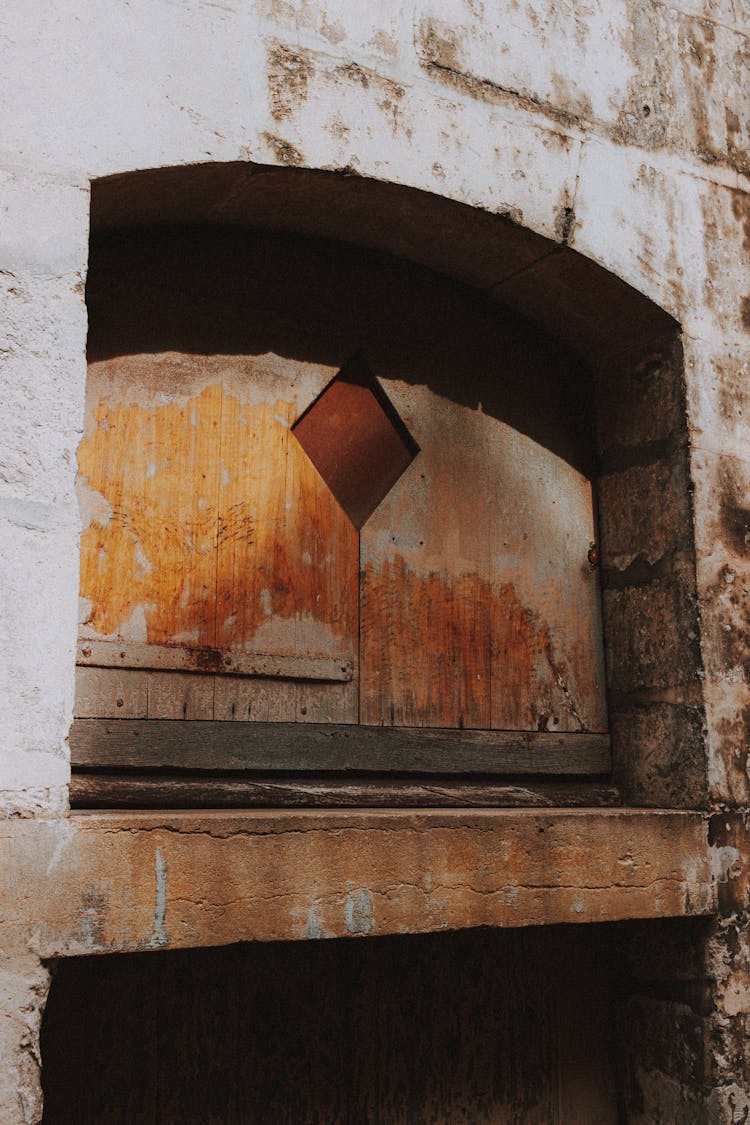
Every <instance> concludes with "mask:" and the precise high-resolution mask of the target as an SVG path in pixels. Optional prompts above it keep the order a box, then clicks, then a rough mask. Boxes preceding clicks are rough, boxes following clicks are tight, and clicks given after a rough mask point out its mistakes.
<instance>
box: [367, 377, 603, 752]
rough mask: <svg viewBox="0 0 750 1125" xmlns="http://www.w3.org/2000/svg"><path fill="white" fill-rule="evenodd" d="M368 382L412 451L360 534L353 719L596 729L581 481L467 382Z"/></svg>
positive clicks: (589, 518) (598, 705)
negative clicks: (448, 390) (387, 402)
mask: <svg viewBox="0 0 750 1125" xmlns="http://www.w3.org/2000/svg"><path fill="white" fill-rule="evenodd" d="M384 387H385V389H386V391H387V393H388V396H389V398H390V399H391V401H392V402H393V404H394V406H395V407H396V409H397V410H398V412H399V415H400V416H401V418H402V419H403V420H404V422H405V424H406V425H407V427H408V428H409V431H410V432H411V433H412V434H413V435H414V438H415V439H416V441H417V442H418V444H419V447H420V453H419V455H418V456H417V457H416V459H415V460H414V461H413V463H412V464H411V465H410V466H409V468H408V469H407V470H406V472H405V473H404V475H403V476H402V477H401V478H400V480H399V481H397V483H396V484H395V485H394V487H393V489H392V491H391V492H390V493H389V495H388V496H386V498H385V499H384V500H383V502H382V504H381V505H380V507H379V508H378V509H377V511H376V512H375V513H374V515H373V516H372V517H371V519H370V520H369V521H368V522H367V523H366V524H365V525H364V527H363V529H362V532H361V565H362V571H361V583H362V602H361V633H360V643H361V717H362V721H363V722H365V723H374V724H380V723H386V724H394V725H396V726H431V727H480V728H495V729H516V730H524V729H527V730H528V729H531V730H545V729H548V730H560V731H575V730H591V731H603V730H605V729H606V713H605V704H604V676H603V656H602V630H601V614H600V606H599V590H598V581H597V576H596V574H595V572H594V571H593V570H592V569H591V567H590V565H589V563H588V558H587V556H588V551H589V547H590V544H591V541H592V540H593V539H594V538H595V534H594V519H593V509H592V495H591V486H590V483H589V481H587V479H586V478H585V477H584V476H582V474H581V473H579V472H578V471H577V470H576V469H574V468H573V467H572V466H571V465H569V464H568V463H567V462H565V461H563V460H562V459H561V458H560V457H558V456H557V455H555V454H554V453H552V452H551V451H550V450H548V449H547V448H546V447H545V446H543V445H541V444H540V443H538V442H535V441H533V440H532V439H531V438H530V437H527V436H525V435H523V434H521V433H519V432H518V431H516V430H514V429H512V428H511V427H510V426H508V425H507V424H506V423H505V422H503V421H501V420H500V419H499V418H497V417H493V416H492V414H491V413H488V412H486V411H485V410H484V409H483V407H482V402H481V398H482V387H481V385H477V386H476V387H472V388H471V391H470V392H468V395H467V392H466V389H464V388H456V391H455V399H453V398H448V397H446V396H445V395H438V394H436V393H435V392H434V391H433V390H431V389H430V388H429V387H426V386H409V385H406V384H405V383H401V382H398V381H396V380H384ZM490 393H493V394H495V396H496V393H497V392H496V391H493V392H491V391H490V390H489V389H488V394H490ZM467 397H468V401H465V400H466V398H467ZM462 398H463V399H464V401H462Z"/></svg>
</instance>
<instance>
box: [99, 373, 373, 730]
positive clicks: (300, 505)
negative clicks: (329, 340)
mask: <svg viewBox="0 0 750 1125" xmlns="http://www.w3.org/2000/svg"><path fill="white" fill-rule="evenodd" d="M274 363H275V364H276V367H274ZM291 374H292V376H293V375H294V372H293V371H292V372H291ZM329 377H330V372H328V371H327V369H325V368H321V369H318V368H313V369H312V370H307V369H305V368H304V366H303V367H302V376H301V377H300V376H299V375H297V380H296V381H297V385H296V387H292V385H291V384H292V383H293V382H294V379H293V378H291V379H290V370H289V365H288V363H287V361H284V360H281V359H279V358H278V357H265V360H264V362H263V363H254V362H253V361H252V360H248V359H247V358H246V357H200V356H198V357H192V356H183V355H164V356H153V357H152V356H129V357H122V358H120V359H117V360H110V361H105V362H102V363H100V364H94V365H92V367H91V369H90V372H89V382H88V396H87V414H86V427H85V434H84V440H83V442H82V443H81V446H80V450H79V486H78V487H79V500H80V504H81V509H82V516H83V523H84V531H83V542H82V561H81V618H80V636H81V641H82V643H84V642H85V641H86V640H89V641H95V640H97V639H99V640H101V639H102V638H107V639H109V640H115V641H117V642H118V646H119V644H120V643H122V644H123V645H124V646H125V647H124V651H125V658H124V663H123V667H124V668H127V667H128V663H127V651H128V644H130V645H132V646H133V652H134V654H136V650H137V654H138V657H139V661H140V663H141V664H142V663H143V660H142V658H143V651H144V646H145V650H148V648H149V647H153V650H154V652H155V653H158V655H159V661H158V662H157V665H155V666H159V667H165V668H169V660H168V659H165V654H166V656H167V657H168V654H169V652H170V649H171V650H172V651H174V652H175V653H176V654H177V653H178V651H179V650H180V649H183V650H190V652H192V653H193V655H192V656H191V657H190V659H189V661H188V664H189V666H190V667H198V668H200V667H201V666H202V663H203V662H205V668H206V671H207V672H209V671H211V670H213V668H214V666H215V664H216V660H215V659H214V658H215V657H217V655H218V656H219V657H221V656H222V654H223V657H224V658H223V659H221V660H220V664H221V665H222V666H223V665H224V664H227V665H228V664H229V662H230V661H232V664H233V665H234V663H239V664H240V665H241V664H242V661H241V660H239V659H238V661H236V662H235V661H234V660H233V658H232V654H244V653H248V654H261V655H262V654H267V655H269V656H272V657H282V658H289V657H292V658H301V659H302V661H303V663H304V658H306V657H310V658H311V661H312V662H311V664H310V667H311V669H312V672H311V675H315V674H316V668H317V667H318V665H316V663H315V661H316V660H319V661H320V665H319V667H320V669H322V671H321V676H323V678H325V667H330V665H331V662H332V661H336V662H337V667H336V672H337V678H338V675H339V674H341V675H343V672H342V669H345V670H346V675H347V676H351V674H352V668H354V681H353V683H352V684H351V685H348V686H347V687H346V688H345V689H343V690H339V691H335V692H333V694H332V692H331V688H332V685H328V684H325V683H321V684H319V685H317V684H315V683H313V684H312V685H311V686H310V688H309V689H306V690H305V692H304V693H303V695H304V698H305V700H306V701H307V705H305V704H299V703H298V702H297V696H298V692H297V691H296V689H294V687H293V684H291V682H290V683H289V685H288V686H287V687H285V686H284V681H283V680H282V681H278V687H276V688H275V689H273V690H272V692H271V694H272V695H273V696H274V697H275V698H276V699H278V700H280V698H281V697H282V696H283V697H284V698H286V699H288V700H289V703H288V705H284V706H281V709H280V712H279V717H280V718H283V719H285V720H287V721H288V720H289V719H290V718H294V717H297V718H299V719H300V720H301V721H305V719H306V718H307V716H308V715H316V714H319V713H321V709H322V712H323V713H326V714H328V713H329V711H330V713H331V714H332V715H333V716H334V717H335V719H336V721H339V722H346V721H349V722H351V721H356V718H357V710H358V688H357V683H356V679H357V664H358V627H359V621H358V607H357V575H358V538H357V532H356V530H355V529H354V528H353V527H352V525H351V523H350V522H349V520H348V519H347V517H346V516H345V514H344V513H343V512H342V511H341V509H340V507H339V505H338V504H337V502H336V500H335V499H334V498H333V496H332V495H331V493H330V491H329V489H328V487H327V486H326V485H325V483H324V482H323V481H322V480H321V478H320V477H319V475H318V473H317V471H316V470H315V469H314V467H313V466H312V464H311V462H310V461H309V458H308V457H307V456H306V454H305V453H304V451H303V450H302V449H301V447H300V446H299V443H298V442H297V441H296V439H294V438H293V437H292V435H291V432H290V426H291V424H292V423H293V422H294V420H295V418H296V417H297V415H298V414H299V412H300V411H301V409H303V408H304V407H305V406H306V405H308V403H309V401H311V399H312V398H314V397H315V395H316V394H317V393H318V392H319V390H320V389H322V387H323V386H324V385H325V383H326V381H327V379H328V378H329ZM300 404H301V405H300ZM157 646H160V647H158V648H157ZM246 662H247V660H245V663H246ZM326 662H327V664H326ZM183 663H184V661H183ZM256 663H257V661H256ZM261 663H262V662H261ZM301 666H302V664H300V667H301ZM175 667H176V668H179V667H181V664H180V662H179V661H177V662H176V663H175ZM280 667H282V665H280ZM290 667H291V665H290ZM295 667H296V665H295ZM227 670H229V669H228V668H227ZM106 675H107V672H106V671H105V670H103V669H102V670H100V672H99V674H98V676H97V683H99V682H100V681H101V679H102V676H105V677H106ZM149 675H150V676H151V677H152V678H153V680H154V683H153V691H152V690H149V706H148V713H149V716H150V717H163V718H174V717H178V718H179V717H185V718H190V717H193V718H195V717H202V718H205V717H211V716H212V715H213V713H214V711H215V709H216V708H215V705H214V687H213V683H210V684H209V677H208V676H205V677H204V680H205V683H204V685H203V686H196V681H195V680H194V678H193V677H191V676H186V675H185V674H184V673H182V674H180V673H179V672H178V673H169V672H166V671H165V672H163V673H149ZM218 679H219V680H220V679H221V677H218ZM188 681H191V682H190V684H188ZM139 682H140V681H139ZM113 683H114V680H113ZM241 684H242V680H241V679H239V678H238V677H234V676H232V677H231V678H229V679H228V681H227V685H226V686H225V687H223V688H221V689H220V700H219V702H218V710H219V711H220V713H221V716H222V717H227V716H228V715H234V714H236V716H237V717H238V718H247V716H248V711H249V710H251V708H250V706H249V703H248V700H247V698H246V697H247V692H248V689H244V688H241V687H240V685H241ZM188 688H189V689H190V690H188ZM183 689H184V690H183ZM317 690H319V691H320V692H322V696H321V699H320V700H319V701H318V700H317V699H316V698H315V693H316V691H317ZM100 694H101V693H100ZM105 694H106V693H105ZM329 696H330V703H329V700H328V697H329ZM334 699H335V703H334ZM127 706H130V703H129V702H128V703H127ZM196 708H197V710H196ZM271 709H272V710H273V711H275V710H278V707H276V705H274V706H273V707H272V708H271ZM209 712H210V713H209ZM88 713H90V712H89V709H88V708H87V714H88ZM108 713H109V712H108ZM308 721H311V720H310V719H308Z"/></svg>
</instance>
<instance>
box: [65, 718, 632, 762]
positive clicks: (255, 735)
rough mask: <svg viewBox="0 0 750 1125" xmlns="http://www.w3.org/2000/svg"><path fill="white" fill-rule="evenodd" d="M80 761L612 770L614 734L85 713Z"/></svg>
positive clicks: (76, 744) (77, 752)
mask: <svg viewBox="0 0 750 1125" xmlns="http://www.w3.org/2000/svg"><path fill="white" fill-rule="evenodd" d="M70 748H71V760H72V763H73V766H87V767H102V766H104V767H107V768H110V769H120V770H122V769H186V770H207V771H214V772H215V771H217V770H259V771H275V770H285V771H287V772H288V771H300V770H304V771H309V770H315V771H317V770H350V771H351V770H355V771H368V772H375V773H408V774H413V773H417V774H434V773H438V774H466V773H482V774H487V775H494V776H501V775H519V774H520V775H522V774H557V775H561V774H562V775H570V776H576V775H577V776H582V775H584V776H585V775H589V776H591V775H604V774H606V773H608V772H609V769H610V749H609V735H606V734H588V733H581V734H579V733H573V734H570V733H564V734H563V733H557V732H552V731H488V730H460V731H457V730H428V729H422V728H417V727H414V728H408V729H406V728H403V727H365V726H354V725H352V726H341V725H333V724H326V723H252V722H202V721H186V720H180V719H175V720H169V719H146V720H141V719H116V720H109V719H78V720H76V722H75V723H74V724H73V727H72V730H71V734H70Z"/></svg>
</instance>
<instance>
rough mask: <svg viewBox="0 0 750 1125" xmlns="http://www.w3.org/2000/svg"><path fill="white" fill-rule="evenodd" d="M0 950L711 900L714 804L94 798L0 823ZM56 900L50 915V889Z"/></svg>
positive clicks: (659, 911) (565, 916)
mask: <svg viewBox="0 0 750 1125" xmlns="http://www.w3.org/2000/svg"><path fill="white" fill-rule="evenodd" d="M0 851H1V853H2V860H3V863H2V867H3V872H4V879H5V887H4V890H5V893H6V894H7V895H8V896H10V897H12V898H14V900H15V901H17V903H18V907H17V910H16V911H15V913H14V914H13V915H10V916H9V917H8V918H6V919H5V920H4V922H3V924H2V926H0V948H2V949H3V950H7V951H8V952H9V953H10V954H13V953H14V952H17V951H19V950H28V949H32V950H33V951H34V952H35V953H37V954H38V955H39V956H42V957H47V958H49V957H59V956H71V955H80V954H84V953H107V952H128V951H130V952H133V951H138V950H147V949H161V948H184V947H187V946H200V945H222V944H229V943H231V942H234V941H243V940H245V941H247V940H259V941H276V940H290V939H304V938H311V937H318V938H323V937H342V936H343V937H346V936H351V935H364V934H388V933H400V932H417V933H419V932H430V931H440V930H444V929H460V928H464V927H467V926H480V925H499V926H516V927H517V926H528V925H540V924H543V923H553V922H585V921H613V920H617V919H620V918H630V917H654V918H659V917H668V916H671V915H685V914H687V915H700V914H705V913H706V912H709V911H711V910H712V909H713V907H714V899H715V886H714V877H713V868H714V866H715V860H714V858H713V856H712V854H711V853H709V851H708V850H707V848H706V844H705V826H704V821H703V818H702V816H701V815H700V814H683V813H678V812H664V811H661V810H658V811H648V810H628V811H627V812H623V811H621V810H616V809H608V810H593V809H587V810H583V811H580V812H579V811H576V812H571V811H562V810H559V811H554V810H553V811H549V812H538V811H536V810H534V811H532V810H530V809H522V810H508V809H498V810H491V811H489V812H477V811H463V810H448V811H444V812H437V811H432V812H430V811H424V812H421V811H416V812H415V811H411V810H394V811H393V812H389V811H386V810H353V811H349V812H341V811H337V812H331V811H327V810H315V811H309V812H289V811H281V812H270V811H269V812H262V811H247V812H244V811H239V810H238V811H236V812H220V811H218V810H217V811H207V812H201V811H197V812H187V811H178V810H175V811H170V812H168V813H158V812H136V813H128V812H99V813H97V812H92V813H83V812H81V813H75V814H73V815H72V816H71V817H69V818H68V819H66V820H61V821H58V822H57V823H55V822H53V821H47V822H43V823H36V824H35V823H31V822H28V821H25V822H16V823H7V824H6V827H3V826H2V825H0ZM39 902H43V903H44V913H43V917H39V916H38V909H37V904H38V903H39Z"/></svg>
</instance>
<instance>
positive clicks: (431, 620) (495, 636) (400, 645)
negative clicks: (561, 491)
mask: <svg viewBox="0 0 750 1125" xmlns="http://www.w3.org/2000/svg"><path fill="white" fill-rule="evenodd" d="M360 644H361V657H362V666H361V671H360V676H361V680H360V683H361V704H360V706H361V716H362V721H363V722H364V723H368V724H383V723H385V724H386V725H388V724H392V725H395V726H436V727H473V728H480V729H481V728H493V729H496V730H502V729H505V730H528V729H531V730H536V729H546V728H547V727H548V726H550V727H553V728H555V729H559V730H579V729H581V727H582V726H583V725H584V723H583V720H582V719H581V717H580V715H579V707H578V704H577V703H576V700H575V699H574V698H573V693H572V692H571V691H569V690H568V689H567V682H566V680H565V679H564V678H563V684H564V685H565V690H563V687H561V683H560V679H561V678H562V677H563V671H564V667H565V666H564V664H563V662H562V661H561V660H559V659H558V658H556V657H555V655H554V647H553V644H552V640H551V637H550V631H549V627H548V626H547V625H546V624H545V623H544V622H541V621H539V619H538V617H537V616H536V615H535V613H534V612H533V610H532V609H530V608H529V607H527V606H525V605H523V604H522V602H521V601H520V600H519V598H518V596H517V594H516V592H515V591H514V589H513V587H512V586H511V585H509V584H504V585H501V586H499V587H496V588H493V586H492V584H491V583H489V582H487V581H486V580H485V579H483V578H480V577H478V576H477V575H471V574H465V575H460V576H458V577H456V578H454V579H449V578H447V577H446V576H445V575H441V574H438V573H435V572H433V573H431V574H428V575H420V574H417V573H415V572H414V571H412V570H410V569H409V568H408V567H407V565H406V564H405V562H404V560H403V559H401V558H398V557H396V558H395V559H394V560H393V561H391V560H386V561H385V562H384V563H383V564H382V565H381V566H380V567H379V568H378V569H376V568H374V567H373V566H372V565H371V564H368V565H367V566H366V567H365V568H363V571H362V607H361V634H360ZM566 692H567V694H566Z"/></svg>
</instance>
